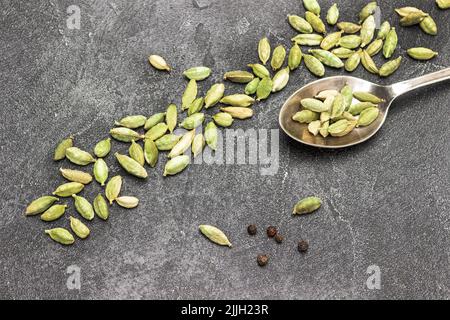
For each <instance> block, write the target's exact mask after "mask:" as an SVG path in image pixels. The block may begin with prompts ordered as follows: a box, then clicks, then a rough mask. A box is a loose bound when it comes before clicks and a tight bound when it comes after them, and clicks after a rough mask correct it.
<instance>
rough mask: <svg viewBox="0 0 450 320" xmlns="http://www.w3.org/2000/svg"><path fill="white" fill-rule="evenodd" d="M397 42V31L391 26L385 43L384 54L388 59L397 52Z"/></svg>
mask: <svg viewBox="0 0 450 320" xmlns="http://www.w3.org/2000/svg"><path fill="white" fill-rule="evenodd" d="M397 43H398V36H397V32H396V31H395V28H391V30H390V31H389V32H388V34H387V36H386V40H385V41H384V45H383V55H384V57H385V58H386V59H389V58H390V57H392V55H393V54H394V52H395V49H396V48H397Z"/></svg>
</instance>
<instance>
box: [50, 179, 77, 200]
mask: <svg viewBox="0 0 450 320" xmlns="http://www.w3.org/2000/svg"><path fill="white" fill-rule="evenodd" d="M83 189H84V184H82V183H79V182H69V183H65V184H62V185H60V186H59V187H58V188H56V190H55V191H54V192H53V195H55V196H58V197H63V198H65V197H71V196H72V195H73V194H77V193H80V192H81V191H82V190H83Z"/></svg>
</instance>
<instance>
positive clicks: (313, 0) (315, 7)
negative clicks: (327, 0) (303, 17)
mask: <svg viewBox="0 0 450 320" xmlns="http://www.w3.org/2000/svg"><path fill="white" fill-rule="evenodd" d="M303 6H304V7H305V9H306V10H307V11H311V12H312V13H314V14H315V15H317V16H319V15H320V5H319V3H318V2H317V0H303Z"/></svg>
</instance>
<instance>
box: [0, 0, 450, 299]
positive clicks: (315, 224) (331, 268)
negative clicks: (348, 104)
mask: <svg viewBox="0 0 450 320" xmlns="http://www.w3.org/2000/svg"><path fill="white" fill-rule="evenodd" d="M199 2H201V3H206V5H207V6H208V7H207V8H203V9H199V8H197V7H196V6H194V5H193V2H192V1H191V0H177V1H162V0H158V1H144V0H138V1H125V0H110V1H88V0H84V1H77V0H71V1H54V0H52V1H14V0H3V1H2V8H1V22H0V23H1V24H0V25H1V30H2V31H1V34H0V48H1V55H0V73H1V82H0V90H1V91H0V92H1V97H2V99H1V100H0V110H1V111H0V120H1V131H0V135H1V136H0V150H1V152H0V162H1V164H2V170H1V171H0V181H1V182H2V185H3V186H2V188H1V191H0V196H1V199H2V200H1V201H0V298H3V299H44V298H49V299H56V298H62V299H103V298H106V299H115V298H119V299H122V298H132V299H135V298H137V299H140V298H148V299H190V298H194V299H205V298H206V299H222V298H235V299H241V298H243V299H245V298H247V299H254V298H255V299H350V298H358V299H372V298H374V299H381V298H388V299H391V298H405V299H415V298H426V299H434V298H444V299H448V298H450V280H449V279H450V271H449V253H450V249H449V248H450V238H449V232H450V214H449V208H450V198H449V178H450V176H449V151H450V149H449V144H448V141H449V139H450V134H449V130H448V120H449V117H448V114H449V106H448V101H449V99H450V89H449V83H448V82H447V83H442V84H440V85H435V86H432V87H429V88H427V89H423V90H419V91H417V92H415V93H412V94H409V95H407V96H404V97H402V98H401V99H399V100H397V101H396V102H395V104H394V105H393V106H392V108H391V112H390V114H389V117H388V119H387V121H386V124H385V126H384V127H383V129H382V130H381V131H380V132H379V133H378V134H377V135H376V136H375V137H374V138H372V139H371V140H370V141H368V142H366V143H364V144H362V145H359V146H356V147H353V148H349V149H346V150H338V151H329V150H318V149H313V148H308V147H305V146H302V145H299V144H297V143H295V142H294V141H291V140H290V139H289V138H288V137H286V136H285V135H284V134H283V133H282V132H280V138H279V145H280V153H279V157H280V164H279V170H278V172H277V173H276V174H275V175H273V176H263V175H261V174H260V169H261V166H259V165H192V166H190V167H189V168H188V169H187V170H186V171H185V172H184V173H183V174H181V175H178V176H176V177H171V178H163V177H162V170H163V165H164V163H165V160H164V159H163V158H162V157H161V158H160V161H159V164H158V166H157V168H156V169H155V170H149V172H150V177H149V179H148V181H146V182H142V181H138V180H136V179H133V178H132V177H129V176H126V179H125V185H124V192H123V194H126V195H135V196H137V197H139V198H140V199H141V205H140V206H139V208H138V209H136V210H132V211H125V210H122V209H119V208H117V207H113V209H111V211H112V213H111V218H110V220H109V221H108V222H106V223H105V222H103V221H100V220H99V219H95V220H94V221H93V222H92V223H90V224H89V226H90V228H91V231H92V234H91V236H90V238H89V239H88V240H86V241H76V243H75V244H74V245H73V246H72V247H63V246H60V245H58V244H56V243H54V242H52V241H51V240H50V239H49V238H48V237H46V236H45V235H44V234H43V231H44V229H46V228H48V227H55V226H68V221H67V219H61V220H60V221H57V222H54V223H50V224H45V223H43V222H41V221H40V220H39V218H38V217H33V218H25V217H24V216H23V212H24V208H25V207H26V205H27V204H28V203H29V202H30V201H31V200H33V199H35V198H36V197H39V196H41V195H45V194H48V193H50V192H51V191H53V189H54V188H55V187H56V186H57V185H59V184H61V183H63V179H62V178H61V177H60V176H59V175H58V170H57V169H58V168H59V167H60V166H65V167H72V166H71V165H70V164H68V163H66V162H62V163H54V162H53V161H52V153H53V149H54V146H55V145H56V144H57V142H58V141H59V140H61V139H62V138H64V137H66V136H67V135H69V134H74V135H75V137H76V145H77V146H80V147H82V148H85V149H87V150H92V148H93V147H94V145H95V143H96V142H97V141H99V140H100V139H103V138H105V137H106V136H107V132H108V130H109V129H110V128H111V127H112V126H113V123H114V120H116V119H119V118H121V117H122V116H124V115H128V114H133V113H142V114H146V115H150V114H152V113H155V112H160V111H162V110H164V109H165V108H166V106H167V104H168V103H170V102H172V101H174V102H176V103H177V104H180V97H181V94H182V92H183V90H184V86H185V85H186V81H185V80H184V79H183V78H182V77H181V73H182V71H183V70H184V69H186V68H188V67H191V66H195V65H206V66H209V67H211V68H212V69H213V71H214V73H213V75H212V76H211V77H210V78H209V79H208V80H206V81H203V82H201V84H200V88H201V89H200V90H201V93H202V94H204V93H205V92H206V90H207V89H208V88H209V86H210V85H211V84H213V83H214V82H217V81H220V79H221V76H222V74H223V73H224V72H226V71H228V70H234V69H242V68H244V66H245V65H246V64H247V63H252V62H255V61H257V52H256V47H257V42H258V40H259V39H260V38H261V37H262V36H265V35H267V36H268V37H269V38H270V40H271V42H272V44H273V45H275V44H278V43H281V44H284V45H285V46H290V40H289V39H290V38H291V37H292V36H293V35H295V32H294V31H293V30H292V29H291V28H290V27H289V25H288V23H287V21H286V15H287V14H292V13H296V14H303V12H304V9H303V7H302V6H301V4H300V1H298V0H283V1H245V0H232V1H219V0H214V1H213V0H211V1H207V0H202V1H199ZM332 2H334V1H324V0H322V1H320V3H321V4H322V7H323V8H325V10H327V8H328V7H329V6H330V5H331V4H332ZM337 2H338V4H339V6H340V8H341V17H342V18H341V20H348V21H355V20H356V16H357V13H358V12H359V9H360V8H361V7H362V6H363V5H364V4H365V3H366V1H362V0H361V1H337ZM429 2H430V3H432V1H429ZM380 3H381V5H382V15H383V19H389V20H390V21H391V22H392V23H393V24H394V25H395V26H397V28H398V33H399V37H400V43H399V49H398V51H397V54H402V55H404V56H405V50H406V49H407V48H408V47H412V46H419V45H424V46H428V47H431V48H434V49H435V50H437V51H439V54H440V55H439V57H438V58H436V59H434V60H433V61H430V62H426V63H421V62H416V61H413V60H411V59H409V58H407V57H405V59H404V63H403V65H402V67H401V69H400V70H399V71H398V72H397V73H396V74H394V75H393V76H391V77H390V78H388V79H386V80H381V79H379V78H377V77H376V76H373V75H370V74H368V73H367V72H365V71H364V70H363V69H362V68H361V67H360V68H359V69H358V70H357V71H356V72H355V73H354V75H355V76H358V77H362V78H365V79H368V80H371V81H375V82H379V83H385V84H389V83H393V82H396V81H401V80H406V79H409V78H412V77H416V76H420V75H423V74H426V73H429V72H433V71H437V70H440V69H442V68H444V67H448V65H449V62H448V61H449V58H450V54H449V51H450V44H449V36H450V25H449V23H448V19H449V13H450V11H440V10H438V9H437V7H435V6H434V5H430V6H429V7H428V8H423V6H424V5H423V3H424V1H419V0H408V1H380ZM69 5H78V6H79V7H80V9H81V29H80V30H69V29H68V28H67V27H66V18H67V16H68V14H67V13H66V9H67V7H68V6H69ZM404 5H416V6H419V7H420V6H421V7H422V8H423V9H425V10H426V11H428V12H430V13H431V14H432V16H433V17H434V18H435V19H436V21H437V23H438V25H439V28H440V30H439V35H438V36H437V37H431V36H427V35H425V34H424V33H422V32H421V31H420V29H419V28H418V27H412V28H401V27H399V26H398V17H397V16H396V15H395V14H394V13H393V9H394V8H395V7H400V6H404ZM150 53H158V54H161V55H163V56H165V57H166V58H167V60H168V61H169V62H170V63H171V64H172V65H173V66H174V68H175V71H174V72H172V73H171V74H166V73H161V72H155V71H154V70H153V69H151V68H150V67H149V65H148V62H147V56H148V55H149V54H150ZM376 61H377V63H381V62H382V61H383V59H382V57H380V56H379V57H378V58H377V60H376ZM344 72H345V71H343V70H337V71H336V70H330V69H327V75H329V76H331V75H338V74H342V73H344ZM314 79H315V78H314V77H313V76H312V75H311V74H310V73H309V72H307V71H306V70H305V68H304V66H303V67H302V68H301V69H299V70H298V71H296V72H295V73H293V74H292V75H291V81H290V83H289V85H288V86H287V88H286V89H285V90H284V91H282V92H281V93H279V94H276V95H274V96H272V97H271V98H270V99H269V100H268V101H267V102H264V103H258V104H257V105H255V107H254V109H255V110H256V115H255V116H254V118H253V119H251V120H248V121H236V124H235V125H234V126H233V128H242V129H250V128H260V129H277V128H278V122H277V119H278V111H279V109H280V107H281V105H282V103H283V101H284V100H285V99H286V98H287V97H288V96H289V95H290V94H291V93H292V92H293V91H294V90H296V89H297V88H299V87H301V86H302V85H304V84H306V83H308V82H310V81H312V80H314ZM239 87H240V86H238V85H235V86H232V85H229V84H227V92H230V93H233V92H237V90H240V88H239ZM213 112H214V110H211V109H210V110H208V113H209V114H211V113H213ZM114 148H115V150H122V151H124V150H126V145H124V144H118V143H116V144H114ZM107 162H108V164H109V165H110V166H111V171H112V174H124V173H123V171H122V170H121V169H120V168H119V167H118V166H117V164H116V162H115V160H114V159H113V157H112V156H110V157H108V159H107ZM100 190H101V189H100V187H99V186H98V185H97V184H95V183H92V185H90V186H89V188H87V190H86V191H85V192H84V195H85V196H86V197H88V198H89V199H93V197H94V196H95V195H96V194H97V193H98V192H99V191H100ZM312 194H315V195H318V196H319V197H321V198H322V199H323V202H324V204H323V207H322V208H321V209H320V211H318V212H317V213H315V214H313V215H310V216H305V217H296V218H294V217H292V216H291V214H290V213H291V209H292V206H293V204H294V203H295V202H296V201H297V200H298V199H299V198H301V197H304V196H308V195H312ZM68 202H69V203H70V204H71V201H68ZM69 214H74V215H77V214H76V213H75V212H74V209H73V206H72V205H71V207H70V209H69ZM202 223H208V224H214V225H217V226H219V227H220V228H221V229H223V230H224V231H225V232H226V233H227V234H228V235H229V237H230V239H231V241H232V242H233V244H234V248H233V249H227V248H224V247H219V246H216V245H214V244H212V243H210V242H209V241H207V240H205V239H204V238H203V237H202V236H201V235H200V234H199V233H198V231H197V226H198V225H199V224H202ZM250 223H255V224H257V225H258V227H259V233H258V236H256V237H249V236H248V235H247V233H246V226H247V225H248V224H250ZM268 225H276V226H278V227H279V229H280V231H281V232H282V233H283V234H284V235H285V237H286V240H285V242H284V244H282V245H278V244H276V243H275V242H274V241H273V240H269V239H267V238H266V237H265V235H264V230H265V228H266V227H267V226H268ZM302 238H304V239H307V240H309V241H310V250H309V252H308V253H307V254H306V255H304V256H302V255H300V254H299V253H298V252H297V250H296V244H297V241H298V240H299V239H302ZM260 253H267V254H269V255H270V256H271V261H270V263H269V265H268V266H267V267H266V268H260V267H258V266H257V265H256V262H255V260H256V256H257V254H260ZM71 265H76V266H78V267H80V269H81V289H80V290H68V289H67V287H66V281H67V277H68V274H66V270H67V268H68V266H71ZM371 265H377V266H379V268H380V270H381V281H382V282H381V290H369V289H368V288H367V287H366V280H367V278H368V277H369V275H368V274H367V273H366V271H367V268H368V267H369V266H371Z"/></svg>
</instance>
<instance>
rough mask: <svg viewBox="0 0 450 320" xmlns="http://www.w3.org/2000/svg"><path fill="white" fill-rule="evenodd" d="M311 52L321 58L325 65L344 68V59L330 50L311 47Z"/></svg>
mask: <svg viewBox="0 0 450 320" xmlns="http://www.w3.org/2000/svg"><path fill="white" fill-rule="evenodd" d="M309 53H311V54H312V55H313V56H314V57H316V58H317V59H319V61H320V62H322V63H323V64H324V65H326V66H329V67H333V68H337V69H339V68H342V67H343V66H344V63H343V62H342V60H341V59H340V58H339V57H337V56H336V55H334V54H333V53H331V52H330V51H326V50H322V49H310V50H309Z"/></svg>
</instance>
